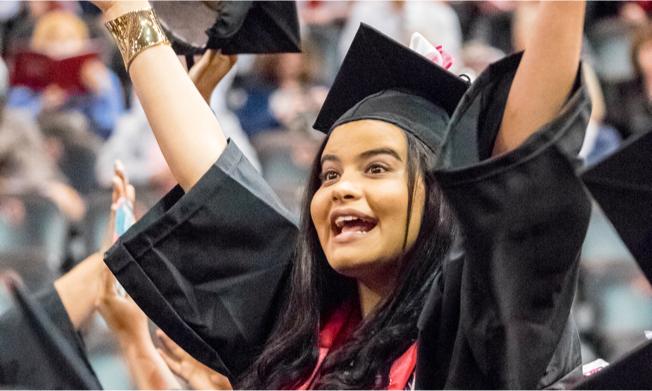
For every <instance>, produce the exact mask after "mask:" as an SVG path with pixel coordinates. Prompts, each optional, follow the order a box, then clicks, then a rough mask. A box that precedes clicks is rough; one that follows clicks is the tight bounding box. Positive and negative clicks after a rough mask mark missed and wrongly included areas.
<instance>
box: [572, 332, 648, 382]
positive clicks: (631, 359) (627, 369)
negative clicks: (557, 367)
mask: <svg viewBox="0 0 652 391" xmlns="http://www.w3.org/2000/svg"><path fill="white" fill-rule="evenodd" d="M650 368H652V341H647V342H645V343H643V344H641V345H640V346H638V347H637V348H635V349H634V350H632V351H631V352H629V353H627V354H626V355H625V356H623V357H622V358H620V359H618V360H617V361H615V362H613V363H611V364H610V365H609V366H608V367H606V368H604V369H602V370H600V371H599V372H597V373H595V374H593V375H591V376H588V377H587V378H586V379H584V380H583V381H581V382H580V383H579V384H577V385H575V386H574V387H572V388H574V389H579V390H649V389H652V374H650Z"/></svg>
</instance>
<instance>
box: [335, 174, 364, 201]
mask: <svg viewBox="0 0 652 391" xmlns="http://www.w3.org/2000/svg"><path fill="white" fill-rule="evenodd" d="M331 189H332V198H333V201H347V200H350V201H353V200H357V199H359V198H360V197H361V196H362V190H361V189H360V186H358V184H356V183H355V182H353V181H351V180H349V179H345V178H344V177H342V178H341V179H340V180H339V181H338V182H337V183H336V184H335V185H334V186H332V188H331Z"/></svg>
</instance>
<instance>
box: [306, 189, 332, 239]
mask: <svg viewBox="0 0 652 391" xmlns="http://www.w3.org/2000/svg"><path fill="white" fill-rule="evenodd" d="M328 211H329V202H328V197H327V195H326V193H325V192H324V191H321V190H317V192H316V193H315V194H314V195H313V196H312V200H311V201H310V218H311V220H312V224H313V225H314V226H315V230H316V231H317V235H318V236H319V241H320V242H322V243H323V240H324V239H325V237H324V235H325V234H326V233H327V232H328V231H329V229H330V223H329V222H328Z"/></svg>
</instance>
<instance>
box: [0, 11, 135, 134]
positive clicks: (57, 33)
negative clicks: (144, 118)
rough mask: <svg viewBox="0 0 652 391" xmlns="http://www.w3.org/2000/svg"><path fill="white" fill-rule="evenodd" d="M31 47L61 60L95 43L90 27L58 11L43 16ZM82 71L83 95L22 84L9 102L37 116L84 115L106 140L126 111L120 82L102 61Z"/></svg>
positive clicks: (91, 61) (90, 63) (88, 64)
mask: <svg viewBox="0 0 652 391" xmlns="http://www.w3.org/2000/svg"><path fill="white" fill-rule="evenodd" d="M29 46H30V49H31V50H33V51H34V52H38V53H41V54H45V55H46V56H48V57H51V58H54V59H61V58H67V57H74V56H78V55H81V54H84V53H86V52H88V51H89V49H90V48H91V41H90V40H89V32H88V27H87V26H86V24H85V23H84V22H83V21H82V20H81V19H80V18H79V17H78V16H76V15H75V14H74V13H72V12H70V11H64V10H55V11H50V12H48V13H46V14H44V15H42V16H41V17H39V19H38V20H37V22H36V26H35V28H34V32H33V34H32V37H31V40H30V45H29ZM80 72H81V73H80V81H81V84H82V85H83V87H84V88H85V90H86V91H85V92H83V93H76V94H72V93H70V92H69V91H67V90H66V89H63V88H61V86H59V85H57V84H50V85H49V86H47V87H46V88H45V89H43V90H42V91H36V90H33V89H31V88H29V87H26V86H22V85H21V86H15V87H14V88H12V89H11V91H10V92H9V98H8V103H9V105H10V106H14V107H22V108H26V109H28V110H30V111H31V112H32V113H33V114H34V115H35V116H36V115H39V114H41V113H44V112H68V111H77V112H81V113H82V114H84V116H85V117H86V118H87V120H88V122H89V125H90V129H91V130H92V131H93V132H94V133H96V134H97V135H99V136H100V137H102V138H104V139H106V138H107V137H109V136H110V135H111V132H112V131H113V128H114V126H115V121H116V120H117V118H118V116H119V115H120V113H122V111H123V109H124V98H123V94H122V87H121V85H120V81H119V80H118V78H117V76H116V75H115V74H114V73H113V72H111V71H110V70H109V69H108V68H107V67H106V66H105V65H104V64H103V63H102V62H101V61H100V60H99V59H93V58H91V59H89V60H87V61H86V62H85V63H84V64H83V66H82V67H81V71H80Z"/></svg>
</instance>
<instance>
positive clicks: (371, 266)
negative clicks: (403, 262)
mask: <svg viewBox="0 0 652 391" xmlns="http://www.w3.org/2000/svg"><path fill="white" fill-rule="evenodd" d="M356 253H357V254H356ZM326 259H327V260H328V264H329V265H330V266H331V267H332V268H333V270H335V271H336V272H338V273H339V274H341V275H343V276H346V277H350V278H356V279H357V278H361V277H364V276H367V275H369V274H375V273H377V272H378V271H379V270H382V269H385V267H386V266H387V264H388V263H389V262H387V261H385V260H382V259H381V257H373V256H370V254H369V253H368V252H363V253H362V254H360V252H357V251H350V252H349V251H347V252H346V254H345V253H344V251H338V253H336V254H332V255H331V256H330V257H329V256H327V257H326Z"/></svg>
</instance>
